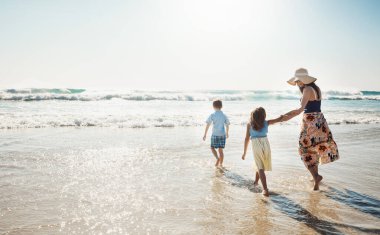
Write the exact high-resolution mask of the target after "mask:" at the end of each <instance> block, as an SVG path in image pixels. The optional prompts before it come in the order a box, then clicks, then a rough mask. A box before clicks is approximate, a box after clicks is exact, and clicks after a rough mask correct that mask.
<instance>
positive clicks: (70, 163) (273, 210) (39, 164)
mask: <svg viewBox="0 0 380 235" xmlns="http://www.w3.org/2000/svg"><path fill="white" fill-rule="evenodd" d="M330 128H331V129H332V131H333V134H334V137H335V140H336V141H337V143H338V146H339V150H340V153H341V159H340V160H339V161H337V162H335V163H331V164H328V165H324V166H322V167H321V170H320V172H321V174H322V175H323V176H324V180H323V184H322V185H321V191H320V192H312V191H311V190H310V189H311V186H312V183H311V182H310V178H311V177H310V175H309V174H308V173H307V171H306V169H305V168H304V166H303V164H302V162H301V161H300V159H299V157H298V156H297V149H296V148H297V137H298V127H297V126H291V125H277V126H273V127H271V128H270V136H269V138H270V143H271V147H272V159H273V160H272V162H273V171H272V172H270V173H268V174H267V178H268V185H269V189H270V191H271V193H272V195H271V196H270V197H269V198H263V197H262V196H261V189H260V187H257V188H254V187H253V186H252V179H253V174H254V172H253V168H252V166H253V165H252V164H253V157H252V156H251V154H252V152H251V151H250V152H249V155H248V157H247V160H246V161H242V160H241V159H240V157H241V152H242V144H243V137H244V128H243V126H239V125H238V126H233V128H232V129H231V134H230V139H229V140H228V142H227V147H226V149H225V154H226V158H225V166H226V168H227V169H226V170H225V171H221V170H217V169H215V168H214V167H213V164H214V159H213V158H212V156H211V153H210V151H209V147H208V146H209V143H208V141H207V142H203V141H201V137H202V132H203V128H202V127H176V128H145V129H129V128H127V129H119V128H97V127H93V128H44V129H20V130H3V131H1V135H0V146H1V148H0V158H1V164H0V169H1V170H0V195H1V198H0V233H4V234H56V233H63V234H74V233H76V234H101V233H102V234H107V233H110V234H279V233H280V234H285V233H293V234H315V233H322V234H324V233H331V234H361V233H373V234H378V233H380V186H379V185H380V184H379V182H380V173H379V171H378V169H379V163H378V161H377V156H378V150H379V141H380V127H379V126H378V125H376V124H367V125H360V124H358V125H332V126H330Z"/></svg>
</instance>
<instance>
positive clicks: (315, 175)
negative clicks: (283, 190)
mask: <svg viewBox="0 0 380 235" xmlns="http://www.w3.org/2000/svg"><path fill="white" fill-rule="evenodd" d="M308 170H309V171H310V174H311V175H312V176H313V179H314V188H313V189H314V190H315V191H316V190H319V183H320V182H321V181H322V179H323V177H322V176H321V175H319V174H318V165H315V166H312V167H308Z"/></svg>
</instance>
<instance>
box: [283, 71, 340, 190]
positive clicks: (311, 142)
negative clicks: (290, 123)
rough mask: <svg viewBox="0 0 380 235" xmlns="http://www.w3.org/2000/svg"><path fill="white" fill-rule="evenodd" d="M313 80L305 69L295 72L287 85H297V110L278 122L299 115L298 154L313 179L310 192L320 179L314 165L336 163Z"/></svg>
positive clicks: (335, 152) (320, 95) (333, 147)
mask: <svg viewBox="0 0 380 235" xmlns="http://www.w3.org/2000/svg"><path fill="white" fill-rule="evenodd" d="M316 80H317V79H316V78H314V77H311V76H309V75H308V72H307V70H306V69H303V68H301V69H298V70H296V73H295V76H294V77H293V78H291V79H290V80H289V81H288V83H289V84H290V85H293V86H295V85H297V86H298V87H299V89H300V91H301V93H302V98H301V106H300V108H299V109H295V110H292V111H290V112H288V113H287V114H285V115H284V116H283V118H282V121H287V120H289V119H291V118H293V117H295V116H297V115H299V114H301V113H302V112H304V114H303V118H302V125H301V134H300V138H299V149H298V151H299V154H300V156H301V159H302V161H303V162H304V164H305V166H306V167H307V169H308V170H309V171H310V173H311V175H312V176H313V179H314V190H319V183H320V182H321V180H322V179H323V177H322V176H321V175H319V174H318V164H325V163H329V162H333V161H336V160H338V159H339V152H338V147H337V145H336V143H335V141H334V139H333V136H332V134H331V131H330V129H329V127H328V125H327V122H326V119H325V117H324V116H323V113H322V112H321V99H322V93H321V90H320V89H319V87H318V86H317V85H316V84H315V81H316Z"/></svg>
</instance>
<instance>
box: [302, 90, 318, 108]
mask: <svg viewBox="0 0 380 235" xmlns="http://www.w3.org/2000/svg"><path fill="white" fill-rule="evenodd" d="M312 89H313V91H314V94H315V96H316V97H318V96H317V91H316V90H315V89H314V88H312ZM303 111H304V113H315V112H317V113H319V112H321V100H312V101H308V102H307V104H306V106H305V109H304V110H303Z"/></svg>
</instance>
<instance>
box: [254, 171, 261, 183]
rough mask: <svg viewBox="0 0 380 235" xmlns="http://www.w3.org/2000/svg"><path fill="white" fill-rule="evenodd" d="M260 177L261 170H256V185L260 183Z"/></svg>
mask: <svg viewBox="0 0 380 235" xmlns="http://www.w3.org/2000/svg"><path fill="white" fill-rule="evenodd" d="M259 179H260V176H259V172H258V171H256V177H255V182H253V185H254V186H257V185H259Z"/></svg>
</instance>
